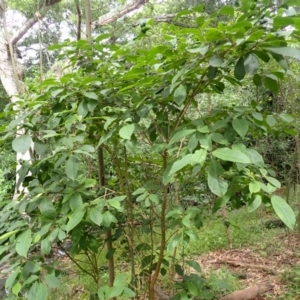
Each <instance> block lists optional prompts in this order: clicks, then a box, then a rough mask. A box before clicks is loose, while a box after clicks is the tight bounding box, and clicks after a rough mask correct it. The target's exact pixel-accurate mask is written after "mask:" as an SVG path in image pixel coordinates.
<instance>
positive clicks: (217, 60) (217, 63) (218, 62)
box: [208, 55, 223, 67]
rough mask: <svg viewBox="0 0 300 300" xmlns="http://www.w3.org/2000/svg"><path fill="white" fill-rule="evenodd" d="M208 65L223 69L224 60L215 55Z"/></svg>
mask: <svg viewBox="0 0 300 300" xmlns="http://www.w3.org/2000/svg"><path fill="white" fill-rule="evenodd" d="M208 63H209V65H210V66H212V67H221V66H222V65H223V60H222V59H221V58H220V57H218V56H217V55H214V56H212V57H211V58H210V59H209V62H208Z"/></svg>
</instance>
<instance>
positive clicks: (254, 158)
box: [246, 149, 264, 167]
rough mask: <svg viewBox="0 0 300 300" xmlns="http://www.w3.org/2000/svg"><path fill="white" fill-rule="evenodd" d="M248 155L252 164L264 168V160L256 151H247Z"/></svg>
mask: <svg viewBox="0 0 300 300" xmlns="http://www.w3.org/2000/svg"><path fill="white" fill-rule="evenodd" d="M246 154H247V156H248V157H249V159H250V161H251V163H252V164H255V165H257V166H259V167H264V159H263V157H262V156H261V155H260V154H259V153H258V152H257V151H256V150H254V149H247V151H246Z"/></svg>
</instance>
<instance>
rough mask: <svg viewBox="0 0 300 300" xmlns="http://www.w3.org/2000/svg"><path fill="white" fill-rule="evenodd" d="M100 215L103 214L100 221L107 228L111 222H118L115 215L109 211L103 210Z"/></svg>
mask: <svg viewBox="0 0 300 300" xmlns="http://www.w3.org/2000/svg"><path fill="white" fill-rule="evenodd" d="M102 216H103V219H102V223H103V225H104V226H105V227H107V228H108V227H109V226H110V224H111V223H117V222H118V220H117V219H116V217H115V216H114V215H113V214H112V213H111V212H110V211H105V212H104V214H103V215H102Z"/></svg>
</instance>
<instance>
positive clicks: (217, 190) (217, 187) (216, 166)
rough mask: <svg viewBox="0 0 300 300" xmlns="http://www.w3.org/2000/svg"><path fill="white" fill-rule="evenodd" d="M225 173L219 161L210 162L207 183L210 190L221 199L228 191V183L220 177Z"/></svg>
mask: <svg viewBox="0 0 300 300" xmlns="http://www.w3.org/2000/svg"><path fill="white" fill-rule="evenodd" d="M223 172H224V170H223V168H222V167H221V164H220V163H219V162H218V161H216V160H212V161H211V162H210V164H209V166H208V172H207V183H208V186H209V188H210V190H211V191H212V192H213V193H214V194H215V195H217V196H219V197H221V196H223V195H225V194H226V192H227V189H228V183H227V181H226V180H224V179H223V178H221V177H220V175H222V174H223Z"/></svg>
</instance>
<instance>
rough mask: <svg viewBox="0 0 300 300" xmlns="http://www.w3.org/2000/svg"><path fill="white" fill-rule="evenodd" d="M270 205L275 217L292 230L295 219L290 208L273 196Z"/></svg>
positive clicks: (279, 198)
mask: <svg viewBox="0 0 300 300" xmlns="http://www.w3.org/2000/svg"><path fill="white" fill-rule="evenodd" d="M271 203H272V206H273V208H274V210H275V212H276V214H277V216H278V217H279V218H280V219H281V220H282V222H283V223H284V224H285V225H286V226H287V227H288V228H290V229H292V230H293V229H294V227H295V224H296V217H295V213H294V211H293V210H292V208H291V207H290V206H289V205H288V204H287V203H286V201H285V200H284V199H282V198H281V197H279V196H277V195H273V196H272V197H271Z"/></svg>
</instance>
